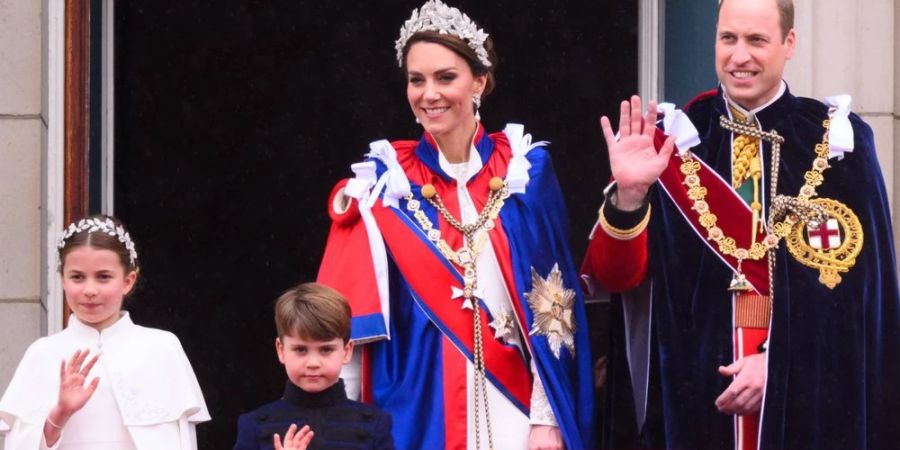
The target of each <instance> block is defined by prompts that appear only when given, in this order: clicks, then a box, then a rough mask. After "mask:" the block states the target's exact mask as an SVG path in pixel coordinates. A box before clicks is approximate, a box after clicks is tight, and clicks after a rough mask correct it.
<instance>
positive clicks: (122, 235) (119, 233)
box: [56, 218, 137, 267]
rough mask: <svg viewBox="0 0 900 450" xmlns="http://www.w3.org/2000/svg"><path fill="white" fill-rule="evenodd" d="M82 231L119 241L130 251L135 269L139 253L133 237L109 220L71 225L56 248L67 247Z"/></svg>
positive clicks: (98, 219) (85, 220) (86, 220)
mask: <svg viewBox="0 0 900 450" xmlns="http://www.w3.org/2000/svg"><path fill="white" fill-rule="evenodd" d="M82 231H87V232H88V233H93V232H95V231H99V232H102V233H106V234H108V235H110V236H113V237H116V238H117V239H119V242H121V243H122V244H124V245H125V249H126V250H128V256H129V259H130V260H131V261H130V262H131V266H132V267H134V262H135V260H137V251H136V250H135V249H134V241H132V240H131V235H129V234H128V232H127V231H125V228H124V227H122V226H121V225H116V223H115V222H113V221H112V219H109V218H107V219H100V218H90V219H81V220H79V221H78V222H73V223H71V224H69V227H68V228H66V229H65V230H64V231H63V234H62V236H60V237H59V242H57V243H56V248H58V249H62V248H63V247H65V246H66V241H67V240H68V239H69V238H70V237H72V236H74V235H75V234H76V233H81V232H82Z"/></svg>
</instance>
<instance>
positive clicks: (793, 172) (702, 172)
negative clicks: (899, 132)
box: [583, 0, 900, 449]
mask: <svg viewBox="0 0 900 450" xmlns="http://www.w3.org/2000/svg"><path fill="white" fill-rule="evenodd" d="M719 8H720V9H719V17H718V23H717V30H716V71H717V75H718V77H719V81H720V86H719V88H718V89H717V90H715V91H711V92H707V93H704V94H701V95H700V96H698V97H697V98H695V99H694V100H693V101H691V102H690V103H689V104H688V105H687V106H686V107H685V112H684V113H682V112H681V111H677V110H674V109H671V108H668V109H667V110H666V111H665V117H664V118H663V129H664V130H665V132H663V131H662V130H658V129H657V128H655V127H654V123H655V122H656V118H657V106H656V105H655V104H654V103H652V102H651V103H650V106H649V113H648V114H647V116H646V117H642V115H641V100H640V99H639V98H637V97H632V99H631V101H630V102H627V101H626V102H623V103H622V105H621V111H620V113H621V117H620V122H619V124H618V136H616V133H615V132H614V130H613V129H612V126H611V124H610V122H609V120H608V119H607V118H605V117H604V118H603V120H602V125H603V131H604V134H605V136H606V140H607V144H608V145H609V154H610V164H611V167H612V172H613V177H614V178H615V183H614V184H613V185H611V188H610V189H608V190H607V198H606V201H605V202H604V205H603V207H602V208H601V210H600V221H599V225H598V227H597V229H596V231H595V232H594V234H593V236H592V240H591V245H590V248H589V250H588V254H587V256H586V259H585V263H584V267H583V271H584V272H585V273H586V274H589V275H591V276H592V277H593V278H594V279H595V280H597V281H599V282H600V284H601V285H604V286H605V287H606V288H608V289H610V290H612V291H617V292H624V294H623V295H622V300H621V302H620V303H616V306H617V307H619V308H620V309H618V310H617V311H619V312H621V316H616V317H615V320H616V322H615V325H614V329H616V330H618V331H620V332H621V333H620V335H618V336H614V340H616V341H617V342H619V343H620V344H621V345H620V346H619V347H617V348H614V349H613V351H612V353H611V359H612V362H611V367H610V369H609V370H610V373H611V374H612V375H611V377H612V379H611V381H610V383H609V384H608V386H609V389H610V391H609V394H608V396H607V400H608V403H607V405H606V407H605V414H604V419H605V422H604V433H603V435H604V438H603V439H604V446H605V447H612V448H623V447H624V448H636V447H650V448H691V449H702V448H710V449H721V448H736V449H751V448H764V449H781V448H870V449H881V448H896V447H897V445H898V444H897V443H898V442H900V426H898V424H900V408H898V407H897V406H898V405H900V389H898V387H897V382H898V380H900V307H898V304H900V300H898V289H897V271H896V266H895V257H894V251H893V249H894V244H893V237H892V235H891V229H892V228H891V218H890V210H889V203H888V198H887V194H886V192H885V187H884V181H883V179H882V175H881V169H880V168H879V165H878V161H877V157H876V152H875V147H874V140H873V136H872V130H871V128H870V127H869V126H868V125H866V124H865V123H864V122H863V121H862V119H861V118H860V117H859V116H857V115H855V114H853V113H851V112H850V111H849V98H848V97H847V96H839V97H833V98H829V99H827V100H826V103H822V102H819V101H816V100H811V99H807V98H800V97H795V96H793V95H792V94H791V93H790V91H789V90H788V88H787V84H786V83H785V82H784V81H783V80H782V75H783V69H784V65H785V63H786V61H787V60H788V59H790V58H791V57H792V56H793V53H794V47H795V41H796V34H795V31H794V30H793V5H792V3H791V1H790V0H724V1H723V2H722V3H721V4H720V7H719ZM666 135H669V136H668V137H667V136H666ZM641 293H644V294H647V295H640V294H641ZM622 319H624V320H622Z"/></svg>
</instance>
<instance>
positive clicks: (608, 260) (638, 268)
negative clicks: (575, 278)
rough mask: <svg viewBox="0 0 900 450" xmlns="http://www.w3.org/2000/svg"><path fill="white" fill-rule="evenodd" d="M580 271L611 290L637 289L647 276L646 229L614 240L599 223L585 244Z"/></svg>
mask: <svg viewBox="0 0 900 450" xmlns="http://www.w3.org/2000/svg"><path fill="white" fill-rule="evenodd" d="M581 273H582V274H584V275H588V276H590V277H591V278H593V279H594V280H595V281H597V282H598V283H600V286H602V287H603V288H604V289H606V290H608V291H611V292H624V291H628V290H631V289H634V288H636V287H637V286H638V285H639V284H640V283H641V281H643V280H644V278H645V277H646V276H647V230H646V229H645V230H644V231H643V232H641V234H639V235H637V236H636V237H634V238H633V239H628V240H619V239H616V238H614V237H612V236H610V235H609V234H607V233H606V231H604V230H603V228H602V227H600V226H598V227H597V230H596V231H595V232H594V236H593V238H592V239H591V241H590V243H589V244H588V249H587V254H586V255H585V257H584V262H583V263H582V265H581Z"/></svg>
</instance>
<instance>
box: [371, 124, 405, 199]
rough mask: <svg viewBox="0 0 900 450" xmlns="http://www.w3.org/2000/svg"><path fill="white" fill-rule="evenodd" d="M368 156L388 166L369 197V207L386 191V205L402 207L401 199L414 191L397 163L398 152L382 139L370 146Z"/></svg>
mask: <svg viewBox="0 0 900 450" xmlns="http://www.w3.org/2000/svg"><path fill="white" fill-rule="evenodd" d="M366 156H368V157H370V158H375V159H378V160H380V161H381V162H382V163H384V165H385V166H387V171H386V172H385V173H384V174H383V175H381V178H380V179H379V180H378V182H377V183H375V187H374V189H373V190H372V194H371V195H370V197H369V206H370V207H371V206H372V205H374V204H375V200H376V199H377V198H378V195H379V194H380V193H381V190H382V189H384V200H383V201H384V204H385V205H386V206H390V207H393V208H399V207H400V199H401V198H403V197H405V196H407V195H409V194H410V193H411V192H412V191H411V189H410V187H409V180H408V179H407V178H406V174H405V173H404V172H403V168H402V167H400V163H399V162H397V151H396V150H394V147H393V146H392V145H391V143H390V142H388V141H386V140H384V139H382V140H380V141H375V142H372V143H371V144H369V153H367V154H366Z"/></svg>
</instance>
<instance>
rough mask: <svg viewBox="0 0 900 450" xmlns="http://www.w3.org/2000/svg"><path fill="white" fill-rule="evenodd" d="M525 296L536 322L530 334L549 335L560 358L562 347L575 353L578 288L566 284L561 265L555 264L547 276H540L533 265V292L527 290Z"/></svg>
mask: <svg viewBox="0 0 900 450" xmlns="http://www.w3.org/2000/svg"><path fill="white" fill-rule="evenodd" d="M525 298H527V299H528V306H529V307H530V308H531V312H532V313H534V323H533V324H532V326H531V328H532V329H531V332H530V333H529V335H531V336H535V335H541V336H546V337H547V341H548V342H549V343H550V350H551V351H553V356H556V359H559V351H560V349H561V348H562V347H563V346H565V347H566V349H568V350H569V353H570V354H572V355H574V354H575V339H574V338H573V333H574V332H575V320H574V316H573V312H572V304H573V303H574V301H575V291H573V290H572V289H567V288H566V287H565V286H563V279H562V272H560V271H559V265H558V264H554V265H553V269H551V270H550V273H549V274H548V275H547V279H544V278H541V276H540V275H539V274H538V273H537V271H536V270H534V267H532V268H531V292H528V293H526V294H525Z"/></svg>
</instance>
